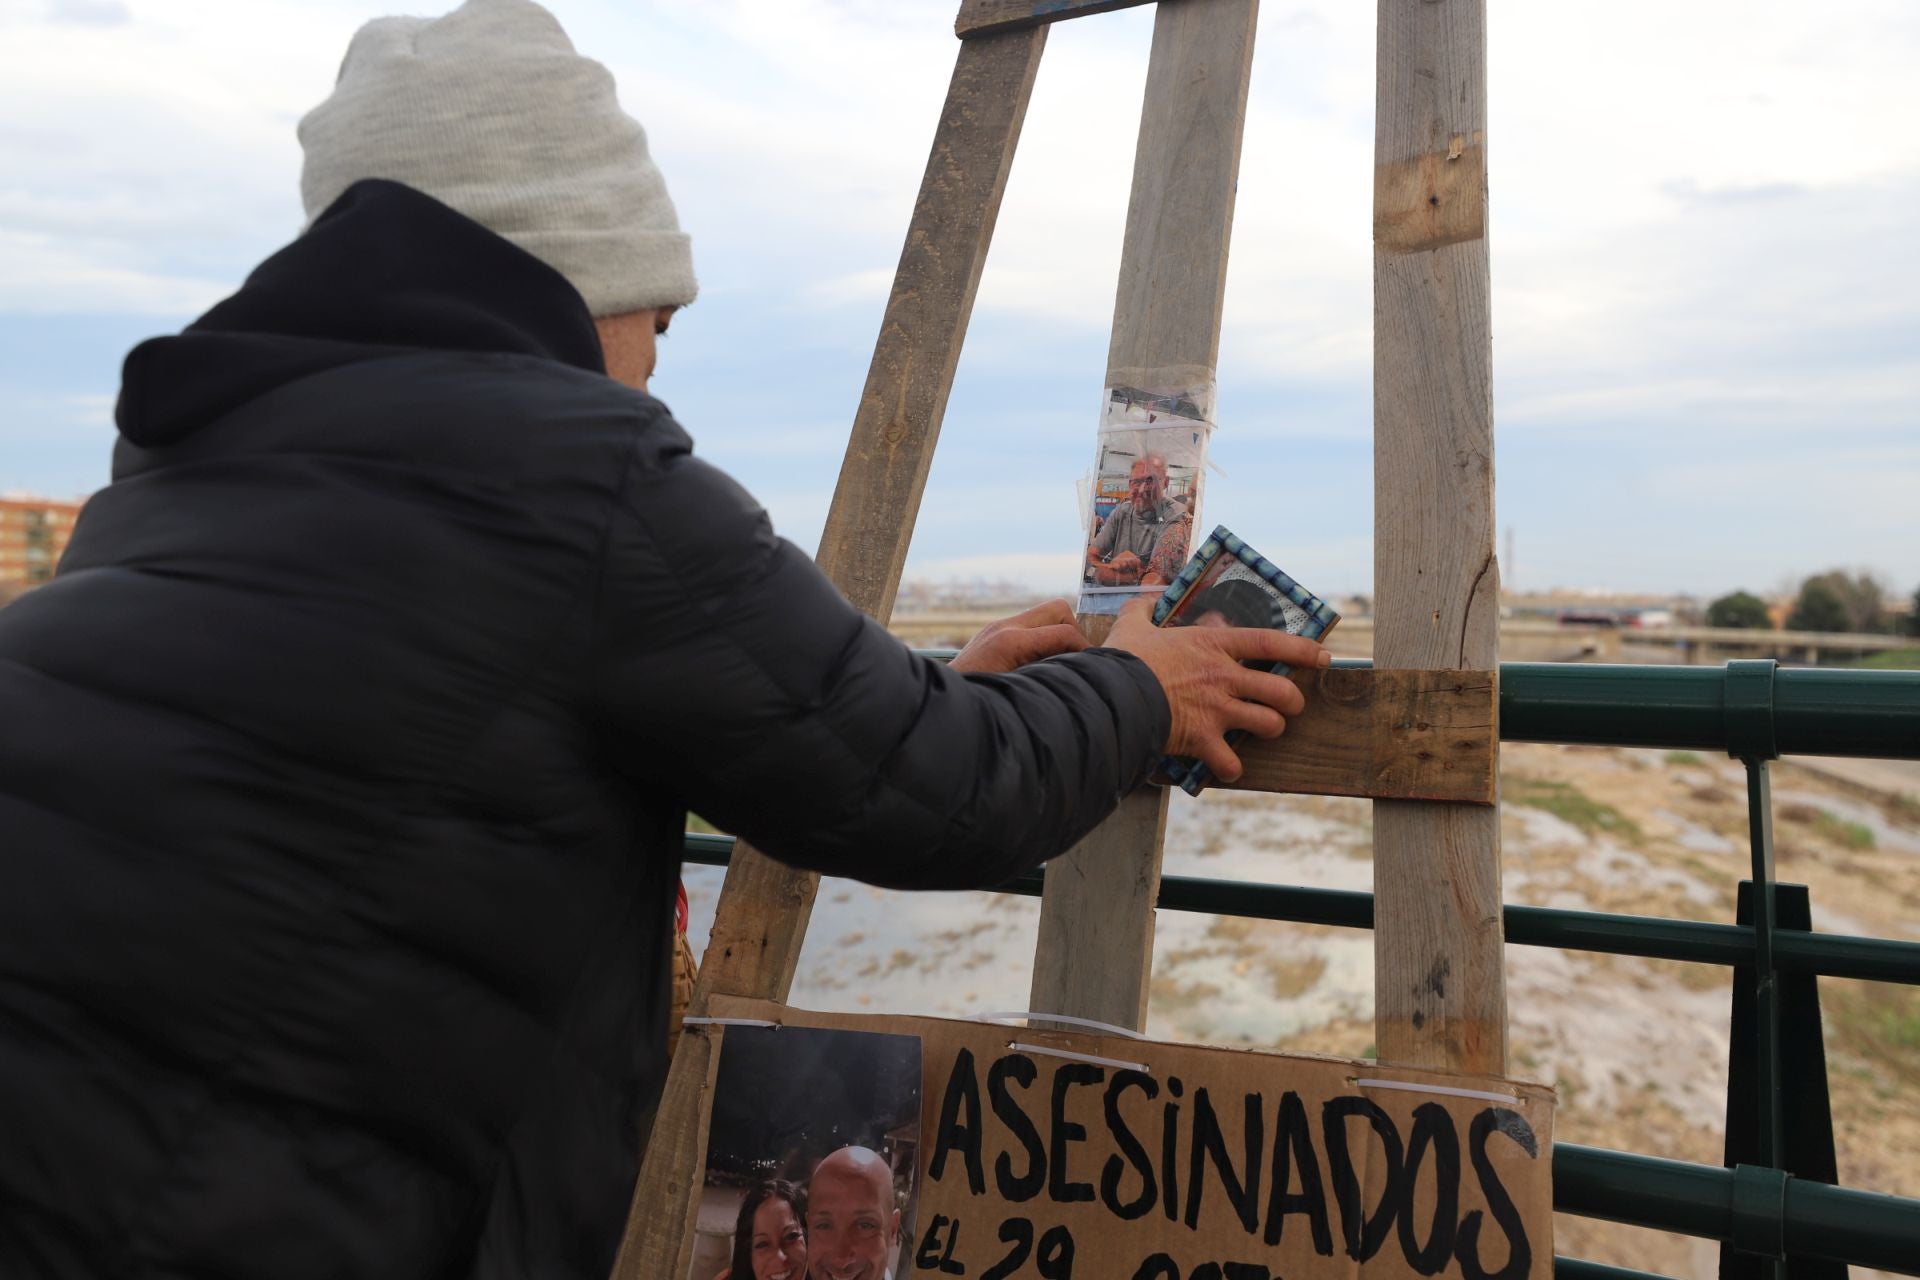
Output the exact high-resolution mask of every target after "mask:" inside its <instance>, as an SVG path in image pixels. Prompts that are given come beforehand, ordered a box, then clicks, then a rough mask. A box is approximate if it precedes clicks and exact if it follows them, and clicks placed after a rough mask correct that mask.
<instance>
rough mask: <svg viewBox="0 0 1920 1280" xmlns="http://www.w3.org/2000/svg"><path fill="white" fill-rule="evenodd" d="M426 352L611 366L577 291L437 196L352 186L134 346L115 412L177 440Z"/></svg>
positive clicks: (163, 439) (378, 184) (126, 424)
mask: <svg viewBox="0 0 1920 1280" xmlns="http://www.w3.org/2000/svg"><path fill="white" fill-rule="evenodd" d="M408 348H421V349H430V350H438V351H494V352H505V353H512V354H519V355H528V356H536V357H540V358H544V359H548V360H556V361H559V362H561V363H563V364H568V365H572V366H574V367H576V368H580V369H585V370H588V371H590V372H593V373H600V374H604V373H605V372H606V363H605V357H604V356H603V355H602V353H601V350H600V335H599V333H598V331H597V330H596V329H595V328H594V325H593V317H592V315H591V314H589V312H588V310H587V304H586V303H585V302H584V301H583V300H582V299H581V297H580V294H579V292H578V291H577V290H576V289H574V287H573V286H572V285H571V284H569V283H567V280H566V278H565V277H564V276H562V275H561V274H560V273H559V272H557V271H555V270H554V269H553V268H551V267H549V266H547V264H546V263H544V262H542V261H540V260H539V259H538V258H536V257H534V256H533V255H532V254H530V253H528V252H526V251H525V250H524V249H521V248H519V247H518V246H516V245H514V244H512V243H510V242H509V241H507V240H505V239H503V238H502V237H500V236H498V235H495V234H494V233H493V232H491V231H489V230H487V229H486V228H485V227H483V226H481V225H480V224H479V223H477V222H475V221H473V220H472V219H470V218H468V217H466V216H464V215H462V214H459V213H456V212H455V211H454V210H452V209H450V208H448V207H447V206H446V205H444V204H441V203H440V202H439V201H438V200H435V199H433V198H432V197H431V196H427V195H423V194H421V193H420V192H418V191H415V190H413V189H412V188H411V187H407V186H403V185H401V184H400V183H397V182H388V181H385V180H382V179H369V180H367V181H364V182H358V183H355V184H354V185H353V186H351V187H349V188H348V189H347V190H346V192H345V193H343V194H342V195H341V196H340V198H339V199H338V200H336V201H334V203H333V204H332V205H331V206H329V207H328V209H327V211H326V212H325V213H323V214H321V215H320V217H319V218H317V219H316V220H315V221H314V224H313V226H312V227H310V228H308V230H307V232H306V234H305V235H303V236H301V237H300V238H299V239H298V240H296V241H294V242H293V243H292V244H290V245H288V246H287V247H286V248H284V249H282V250H280V252H278V253H276V254H274V255H273V256H272V257H271V258H268V259H267V260H266V261H265V262H263V263H261V264H260V266H259V267H258V268H256V269H255V270H254V272H253V274H252V275H250V276H248V277H247V280H246V283H245V284H244V285H242V286H241V288H240V291H239V292H238V293H236V294H234V295H233V296H232V297H230V298H228V299H227V300H226V301H224V302H222V303H220V304H218V305H217V306H215V307H214V308H213V310H211V311H209V312H207V313H206V314H205V315H203V316H201V317H200V318H199V319H198V320H196V321H194V322H193V323H192V324H190V325H188V326H187V328H186V329H185V330H184V331H183V332H181V333H180V334H178V335H175V336H170V337H163V338H152V339H149V340H148V341H146V342H143V343H141V344H140V345H139V346H137V347H135V348H134V349H133V351H132V352H131V353H130V354H129V355H128V356H127V360H126V365H125V368H124V369H123V371H122V374H121V385H120V399H119V403H118V404H117V405H116V406H115V409H114V420H115V422H116V424H117V425H118V426H119V428H120V432H121V434H122V435H123V436H124V437H125V438H126V440H127V441H128V442H129V443H131V444H135V445H138V446H141V447H143V448H152V447H156V446H159V445H165V444H171V443H174V442H176V441H178V440H181V439H183V438H184V437H186V436H187V435H189V434H191V433H192V432H193V431H194V430H195V429H196V428H198V427H199V426H201V425H202V424H204V423H207V422H211V421H213V420H215V419H217V418H219V417H220V416H221V415H223V414H225V413H226V412H228V411H229V410H232V409H235V408H237V407H239V406H240V405H242V404H245V403H246V402H248V401H250V400H252V399H254V398H255V397H257V396H260V395H263V394H265V393H266V392H268V391H271V390H273V389H274V388H275V387H279V386H282V385H284V384H286V383H288V382H291V381H293V380H294V379H296V378H302V377H306V376H307V375H309V374H314V373H319V372H322V371H324V370H326V369H330V368H333V367H335V366H338V365H342V364H348V363H352V362H354V361H358V360H367V359H374V358H377V357H380V356H386V355H392V354H395V352H396V351H398V350H404V349H408Z"/></svg>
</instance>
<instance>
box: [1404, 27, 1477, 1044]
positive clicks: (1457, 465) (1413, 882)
mask: <svg viewBox="0 0 1920 1280" xmlns="http://www.w3.org/2000/svg"><path fill="white" fill-rule="evenodd" d="M1375 74H1376V76H1377V77H1378V86H1377V101H1376V108H1375V126H1374V128H1375V134H1374V175H1375V178H1374V214H1373V227H1374V251H1373V277H1374V295H1373V334H1374V348H1373V404H1374V452H1373V468H1374V504H1373V505H1374V569H1373V575H1374V631H1373V658H1374V663H1375V665H1376V666H1377V667H1381V668H1461V667H1465V668H1478V669H1483V670H1491V669H1495V668H1497V667H1498V665H1499V604H1500V575H1499V570H1498V568H1497V566H1496V565H1495V563H1494V556H1493V536H1494V534H1493V390H1492V387H1493V381H1492V340H1491V335H1490V329H1489V318H1488V302H1487V297H1488V278H1487V241H1486V204H1487V191H1486V179H1485V175H1486V167H1485V164H1484V161H1483V159H1482V157H1483V154H1484V153H1483V147H1484V142H1485V139H1484V133H1483V131H1484V129H1485V128H1486V7H1485V0H1448V3H1445V4H1429V3H1423V2H1421V0H1380V4H1379V49H1378V55H1377V58H1376V68H1375ZM1373 860H1374V878H1373V883H1374V895H1375V896H1374V904H1375V905H1374V932H1373V937H1374V1019H1375V1042H1376V1043H1377V1044H1378V1046H1379V1052H1380V1058H1381V1061H1383V1062H1386V1061H1391V1062H1398V1063H1407V1064H1416V1065H1421V1066H1436V1067H1449V1068H1453V1069H1455V1070H1460V1071H1468V1072H1480V1073H1487V1074H1493V1075H1498V1074H1502V1073H1503V1072H1504V1071H1505V1070H1506V1011H1507V999H1506V969H1505V954H1504V941H1505V939H1504V936H1503V932H1502V925H1501V898H1500V815H1499V813H1498V811H1497V810H1494V809H1487V808H1477V807H1470V806H1464V805H1441V804H1428V803H1421V802H1416V801H1407V800H1382V801H1378V802H1376V803H1375V804H1374V817H1373Z"/></svg>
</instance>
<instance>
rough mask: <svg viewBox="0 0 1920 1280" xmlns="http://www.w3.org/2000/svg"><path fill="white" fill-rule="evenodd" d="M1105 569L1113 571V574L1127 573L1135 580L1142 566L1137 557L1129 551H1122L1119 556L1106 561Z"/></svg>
mask: <svg viewBox="0 0 1920 1280" xmlns="http://www.w3.org/2000/svg"><path fill="white" fill-rule="evenodd" d="M1107 568H1109V569H1111V570H1113V571H1114V572H1115V573H1128V574H1132V575H1133V576H1134V577H1136V578H1137V577H1139V576H1140V570H1141V568H1142V565H1141V563H1140V557H1139V556H1138V555H1136V554H1135V553H1133V552H1131V551H1122V552H1121V553H1120V554H1119V555H1117V556H1115V557H1114V558H1113V559H1111V560H1109V561H1107Z"/></svg>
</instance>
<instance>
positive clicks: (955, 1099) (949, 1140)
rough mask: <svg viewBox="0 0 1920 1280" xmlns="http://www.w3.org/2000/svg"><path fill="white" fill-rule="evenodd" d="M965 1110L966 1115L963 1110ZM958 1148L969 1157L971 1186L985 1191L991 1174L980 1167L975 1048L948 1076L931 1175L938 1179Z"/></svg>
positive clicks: (977, 1191) (964, 1053) (966, 1052)
mask: <svg viewBox="0 0 1920 1280" xmlns="http://www.w3.org/2000/svg"><path fill="white" fill-rule="evenodd" d="M962 1110H964V1111H965V1112H966V1115H965V1116H962V1115H961V1114H960V1113H961V1112H962ZM956 1148H957V1149H958V1150H959V1152H960V1154H961V1155H963V1156H965V1157H966V1158H967V1190H969V1191H971V1192H972V1193H973V1194H974V1195H976V1196H977V1195H984V1194H985V1193H986V1190H987V1175H986V1173H985V1172H984V1171H983V1170H982V1169H981V1167H980V1079H979V1077H978V1076H977V1075H975V1074H974V1070H973V1051H972V1050H970V1049H962V1050H961V1051H960V1052H959V1054H958V1055H957V1056H955V1058H954V1060H953V1070H952V1072H951V1073H949V1074H948V1076H947V1096H946V1099H945V1100H944V1101H943V1102H941V1104H940V1130H939V1133H938V1135H937V1136H936V1137H935V1138H934V1141H933V1160H932V1162H931V1163H930V1164H928V1165H927V1178H928V1179H929V1180H930V1181H933V1182H938V1181H940V1178H941V1176H942V1175H944V1174H945V1173H946V1171H947V1153H948V1152H950V1151H953V1150H955V1149H956Z"/></svg>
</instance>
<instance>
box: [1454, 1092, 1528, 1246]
mask: <svg viewBox="0 0 1920 1280" xmlns="http://www.w3.org/2000/svg"><path fill="white" fill-rule="evenodd" d="M1495 1129H1498V1130H1499V1131H1500V1132H1501V1133H1504V1134H1506V1135H1507V1136H1508V1137H1509V1138H1512V1139H1513V1140H1514V1142H1515V1143H1517V1144H1518V1145H1519V1147H1520V1149H1521V1150H1522V1151H1525V1152H1526V1153H1527V1155H1528V1156H1529V1157H1530V1158H1532V1159H1535V1160H1538V1159H1539V1158H1540V1144H1539V1141H1538V1140H1537V1139H1536V1138H1535V1137H1534V1136H1533V1126H1532V1125H1530V1124H1528V1123H1527V1118H1526V1117H1525V1116H1523V1115H1521V1114H1520V1113H1519V1112H1517V1111H1509V1110H1507V1109H1506V1108H1505V1107H1488V1108H1487V1109H1486V1110H1484V1111H1482V1112H1481V1113H1480V1114H1479V1115H1477V1116H1475V1117H1474V1118H1473V1124H1472V1125H1471V1126H1470V1127H1469V1128H1468V1129H1467V1147H1468V1151H1469V1154H1470V1156H1471V1158H1472V1160H1473V1171H1474V1173H1476V1174H1478V1175H1479V1178H1480V1191H1481V1194H1482V1195H1484V1196H1486V1198H1487V1208H1488V1209H1490V1210H1492V1211H1493V1220H1494V1221H1495V1222H1497V1223H1499V1224H1500V1229H1501V1230H1502V1231H1504V1232H1506V1233H1507V1265H1506V1266H1504V1267H1502V1268H1500V1269H1499V1270H1498V1271H1494V1272H1489V1271H1488V1270H1487V1269H1486V1268H1485V1267H1483V1266H1481V1265H1480V1249H1479V1244H1480V1211H1479V1210H1478V1209H1475V1210H1474V1211H1473V1212H1472V1213H1470V1214H1468V1215H1467V1216H1466V1217H1465V1218H1464V1219H1462V1220H1461V1223H1460V1237H1459V1240H1458V1241H1457V1242H1456V1243H1455V1244H1454V1249H1453V1253H1454V1257H1456V1258H1458V1259H1459V1260H1460V1274H1461V1275H1462V1276H1463V1277H1465V1280H1523V1277H1525V1276H1526V1274H1527V1271H1528V1269H1529V1268H1530V1267H1532V1266H1533V1245H1532V1244H1531V1243H1529V1242H1528V1240H1527V1225H1526V1223H1524V1222H1522V1221H1521V1220H1520V1211H1519V1210H1518V1209H1516V1208H1514V1205H1513V1197H1512V1196H1510V1195H1508V1194H1507V1188H1506V1187H1505V1185H1503V1184H1502V1183H1501V1181H1500V1174H1499V1173H1498V1171H1496V1170H1495V1169H1494V1167H1493V1161H1492V1160H1490V1159H1488V1158H1487V1139H1488V1138H1489V1137H1491V1136H1492V1134H1493V1131H1494V1130H1495Z"/></svg>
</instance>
